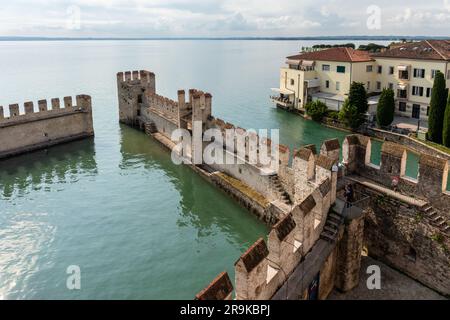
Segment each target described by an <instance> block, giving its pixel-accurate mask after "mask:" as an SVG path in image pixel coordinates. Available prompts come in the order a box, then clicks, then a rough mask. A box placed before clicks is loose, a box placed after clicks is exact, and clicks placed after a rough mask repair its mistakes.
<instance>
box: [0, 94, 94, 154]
mask: <svg viewBox="0 0 450 320" xmlns="http://www.w3.org/2000/svg"><path fill="white" fill-rule="evenodd" d="M63 101H64V107H62V106H61V103H60V99H59V98H54V99H51V108H50V106H49V105H48V102H47V100H39V102H38V110H35V109H34V104H33V102H26V103H25V104H24V113H21V112H20V108H19V105H18V104H12V105H10V106H9V116H8V117H5V112H4V108H3V107H0V158H4V157H9V156H14V155H17V154H21V153H24V152H29V151H33V150H37V149H42V148H46V147H49V146H52V145H55V144H60V143H64V142H68V141H73V140H76V139H81V138H85V137H90V136H93V135H94V128H93V121H92V102H91V97H90V96H87V95H78V96H76V100H75V103H73V100H72V97H65V98H64V99H63Z"/></svg>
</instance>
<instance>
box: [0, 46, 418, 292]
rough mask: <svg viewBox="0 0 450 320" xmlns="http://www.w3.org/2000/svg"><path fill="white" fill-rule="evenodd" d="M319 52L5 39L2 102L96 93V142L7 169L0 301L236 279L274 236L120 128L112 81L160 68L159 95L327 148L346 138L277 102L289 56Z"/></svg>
mask: <svg viewBox="0 0 450 320" xmlns="http://www.w3.org/2000/svg"><path fill="white" fill-rule="evenodd" d="M312 44H314V43H313V42H306V41H303V42H300V41H84V42H83V41H80V42H0V70H1V72H2V76H1V78H0V88H1V94H0V105H3V106H6V105H8V104H10V103H16V102H18V103H23V102H24V101H27V100H31V101H35V102H36V101H37V100H38V99H41V98H53V97H60V98H62V97H63V96H66V95H73V96H74V95H76V94H80V93H84V94H90V95H91V96H92V99H93V108H94V125H95V133H96V137H95V139H91V140H85V141H80V142H75V143H71V144H67V145H63V146H58V147H55V148H52V149H50V150H49V151H48V153H47V152H36V153H33V154H27V155H24V156H21V157H17V158H13V159H9V160H7V161H3V162H0V298H4V299H17V298H29V299H169V298H172V299H192V298H193V297H194V295H195V294H196V293H197V292H198V291H199V290H201V289H202V288H203V287H205V286H206V285H207V284H208V283H209V281H211V280H212V279H213V278H214V277H215V276H216V275H217V274H218V273H220V272H221V271H224V270H227V271H228V272H229V273H230V274H231V276H232V277H233V275H234V273H233V263H234V261H235V260H236V259H237V258H238V257H239V256H240V254H241V253H242V252H243V251H245V250H246V249H247V247H248V246H249V245H251V244H252V243H253V242H254V241H255V240H257V239H258V238H259V237H261V236H265V235H266V234H267V231H268V230H267V228H266V227H265V226H264V225H263V224H262V223H260V222H259V221H257V220H256V219H255V218H254V217H253V216H252V215H250V214H249V213H248V212H247V211H246V210H244V209H242V208H241V207H239V206H238V205H237V204H236V203H235V202H234V201H233V200H231V199H230V198H228V197H227V196H226V195H225V194H223V193H222V192H221V191H219V190H217V189H216V188H214V187H212V186H210V185H209V184H208V183H206V182H205V181H204V180H202V179H201V178H200V177H199V176H198V175H197V174H195V173H194V172H192V171H191V169H190V168H187V167H183V166H176V165H174V164H173V163H172V162H171V160H170V155H169V154H168V152H167V151H166V150H164V149H162V148H161V147H160V146H159V145H158V144H156V143H155V142H153V141H152V140H151V139H149V138H148V137H147V136H145V135H144V134H143V133H141V132H138V131H135V130H133V129H130V128H127V127H124V126H120V125H119V124H118V110H117V91H116V73H117V72H118V71H127V70H140V69H146V70H150V71H153V72H155V74H156V77H157V91H158V93H159V94H162V95H165V96H168V97H172V98H176V92H177V90H178V89H182V88H183V89H189V88H198V89H202V90H204V91H208V92H211V93H212V94H213V114H214V116H216V117H220V118H222V119H224V120H226V121H228V122H231V123H234V124H236V125H239V126H242V127H244V128H254V129H259V128H267V129H271V128H274V129H275V128H276V129H280V136H281V142H282V143H285V144H288V145H289V146H291V147H299V146H301V145H303V144H309V143H315V144H318V145H319V144H320V143H321V142H322V141H323V140H325V139H328V138H334V137H338V138H339V139H341V140H342V139H343V137H344V136H345V135H346V134H345V133H343V132H341V131H337V130H333V129H328V128H325V127H322V126H319V125H318V124H316V123H314V122H311V121H305V120H303V119H301V118H300V117H298V116H295V115H292V114H289V113H287V112H284V111H281V110H277V109H275V108H273V107H272V106H271V104H270V102H269V100H268V98H269V95H270V94H271V92H270V88H271V87H277V86H278V82H279V68H280V66H281V65H282V64H283V62H284V58H285V57H286V56H287V55H289V54H294V53H296V52H298V51H299V50H300V48H301V47H302V46H308V45H312ZM377 148H378V149H379V144H375V146H374V149H377ZM377 157H378V158H377ZM377 161H379V156H378V155H375V156H374V162H377ZM411 175H414V170H412V172H411ZM71 265H76V266H79V267H80V268H81V275H82V278H81V286H82V289H81V290H80V291H69V290H68V289H67V288H66V279H67V277H68V275H67V274H66V269H67V267H68V266H71Z"/></svg>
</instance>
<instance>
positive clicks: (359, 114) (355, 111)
mask: <svg viewBox="0 0 450 320" xmlns="http://www.w3.org/2000/svg"><path fill="white" fill-rule="evenodd" d="M368 109H369V104H368V102H367V92H366V88H364V84H362V83H360V82H353V83H352V85H351V86H350V93H349V97H348V99H347V100H346V101H345V102H344V105H343V107H342V109H341V111H340V112H339V119H340V120H341V121H342V122H344V123H345V124H346V125H347V126H348V127H351V128H352V129H358V128H359V127H360V126H361V125H362V124H363V123H364V122H365V115H366V112H367V110H368Z"/></svg>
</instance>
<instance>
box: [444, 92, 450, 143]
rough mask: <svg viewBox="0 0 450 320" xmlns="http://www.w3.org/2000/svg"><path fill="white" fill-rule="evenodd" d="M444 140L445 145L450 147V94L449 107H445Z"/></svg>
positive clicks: (449, 98) (449, 97)
mask: <svg viewBox="0 0 450 320" xmlns="http://www.w3.org/2000/svg"><path fill="white" fill-rule="evenodd" d="M442 140H443V142H444V146H446V147H448V148H450V95H449V96H448V101H447V107H446V108H445V115H444V131H443V133H442Z"/></svg>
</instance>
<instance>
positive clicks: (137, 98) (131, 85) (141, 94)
mask: <svg viewBox="0 0 450 320" xmlns="http://www.w3.org/2000/svg"><path fill="white" fill-rule="evenodd" d="M117 92H118V95H119V121H120V122H121V123H125V124H128V125H134V124H135V123H136V120H137V118H138V117H140V116H141V105H142V104H143V103H144V99H145V96H146V94H154V93H155V92H156V85H155V74H154V73H152V72H149V71H143V70H141V71H133V72H131V71H127V72H125V73H124V72H119V73H118V74H117Z"/></svg>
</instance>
